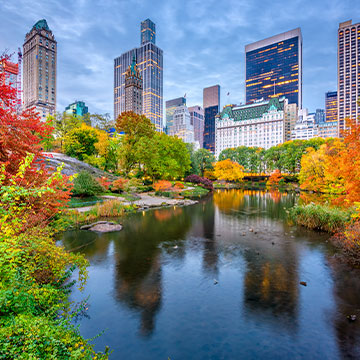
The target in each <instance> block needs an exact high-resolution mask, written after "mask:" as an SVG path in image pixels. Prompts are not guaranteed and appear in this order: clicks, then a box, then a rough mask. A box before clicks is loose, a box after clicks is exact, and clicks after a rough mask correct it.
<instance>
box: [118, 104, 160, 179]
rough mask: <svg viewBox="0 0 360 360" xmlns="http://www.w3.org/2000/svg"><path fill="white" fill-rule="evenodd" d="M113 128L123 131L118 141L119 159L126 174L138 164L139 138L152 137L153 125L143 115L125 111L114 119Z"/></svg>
mask: <svg viewBox="0 0 360 360" xmlns="http://www.w3.org/2000/svg"><path fill="white" fill-rule="evenodd" d="M115 128H116V130H117V131H118V132H119V133H120V132H124V133H125V134H124V135H123V136H122V138H121V142H120V149H119V160H120V165H121V168H122V170H123V171H124V173H125V175H126V176H128V175H129V173H130V171H131V170H133V169H134V168H135V166H136V165H138V166H139V161H138V155H139V154H140V153H141V152H139V149H138V147H139V143H140V140H141V139H142V138H147V139H150V138H152V137H153V136H154V135H155V127H154V125H153V124H152V123H151V121H150V120H149V119H148V118H147V117H145V116H144V115H138V114H135V113H134V112H132V111H126V112H123V113H122V114H121V115H120V116H119V117H118V118H117V119H116V124H115ZM146 151H147V150H146Z"/></svg>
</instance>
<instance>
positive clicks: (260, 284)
mask: <svg viewBox="0 0 360 360" xmlns="http://www.w3.org/2000/svg"><path fill="white" fill-rule="evenodd" d="M296 201H297V198H296V196H295V195H290V194H285V195H284V194H280V193H279V192H253V191H241V190H227V191H217V192H215V193H214V194H213V195H212V196H210V197H209V198H207V199H205V200H203V201H201V202H200V203H199V204H197V205H194V206H188V207H174V208H167V209H160V210H153V211H148V212H144V213H137V214H132V215H130V216H127V217H126V218H124V219H122V223H123V225H124V229H123V230H122V231H121V232H119V233H109V234H103V235H98V234H95V233H92V232H89V231H69V232H67V233H65V234H64V236H63V239H62V242H63V244H64V245H65V246H66V248H67V249H70V250H72V249H77V251H81V252H82V253H83V254H84V255H85V256H86V257H87V258H88V259H89V261H90V267H89V279H88V282H87V285H86V288H85V290H84V292H83V293H80V292H77V291H75V292H74V293H73V295H72V298H73V300H74V301H76V302H78V301H81V300H82V299H84V298H86V297H87V296H90V297H89V301H88V302H89V310H88V311H87V316H86V317H84V318H82V319H81V320H80V321H79V324H80V330H81V333H82V335H83V336H85V337H86V338H92V337H94V336H95V335H97V334H98V333H99V332H100V331H102V330H104V333H103V335H102V336H100V337H98V338H96V339H95V340H94V343H95V344H96V349H97V350H103V349H104V348H105V345H109V346H110V348H111V349H112V350H113V353H112V355H111V357H110V359H127V360H128V359H154V360H160V359H164V360H167V359H168V358H170V359H171V360H180V359H181V360H184V359H343V358H353V359H355V358H360V276H359V275H360V273H359V271H357V270H351V269H348V268H346V267H345V266H343V265H341V264H340V263H339V262H338V261H337V260H336V259H335V258H334V254H335V253H334V249H332V248H331V246H330V245H329V243H328V242H327V239H328V235H327V234H324V233H319V232H313V231H308V230H306V229H304V228H300V227H296V226H292V225H291V224H288V222H287V221H286V209H287V208H289V207H291V206H292V205H293V204H294V203H295V202H296ZM251 229H252V230H253V231H250V230H251ZM300 281H305V282H306V283H307V286H306V287H305V286H302V285H300V284H299V282H300ZM349 314H357V318H358V320H357V321H355V322H353V323H350V322H349V321H348V320H347V318H346V316H347V315H349Z"/></svg>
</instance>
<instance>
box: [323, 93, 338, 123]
mask: <svg viewBox="0 0 360 360" xmlns="http://www.w3.org/2000/svg"><path fill="white" fill-rule="evenodd" d="M337 114H338V101H337V91H328V92H327V93H325V120H326V121H337V120H338V116H337Z"/></svg>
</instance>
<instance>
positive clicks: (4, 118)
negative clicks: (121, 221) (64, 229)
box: [0, 55, 71, 226]
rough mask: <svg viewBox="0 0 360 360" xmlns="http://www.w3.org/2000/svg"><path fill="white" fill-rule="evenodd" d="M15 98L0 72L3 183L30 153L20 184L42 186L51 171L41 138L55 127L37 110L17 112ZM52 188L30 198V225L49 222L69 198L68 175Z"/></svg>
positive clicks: (13, 92)
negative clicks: (30, 160) (29, 163)
mask: <svg viewBox="0 0 360 360" xmlns="http://www.w3.org/2000/svg"><path fill="white" fill-rule="evenodd" d="M5 59H6V60H8V59H9V57H8V56H7V55H1V56H0V62H1V61H2V60H5ZM15 99H16V89H15V88H14V87H13V86H11V85H9V84H7V82H6V73H5V72H4V71H0V166H4V167H5V179H4V182H3V184H4V185H9V179H10V178H11V177H13V176H14V175H16V174H17V171H18V169H19V165H20V164H21V162H22V161H24V159H25V158H26V156H27V155H28V154H34V159H33V161H32V163H31V166H30V167H29V168H28V169H27V170H26V172H25V175H24V177H23V178H22V179H21V186H24V187H27V188H36V187H40V186H43V185H45V184H46V183H47V180H48V178H49V175H50V173H49V171H51V169H47V168H46V167H45V162H44V158H43V156H42V154H41V151H42V148H41V141H42V140H44V139H45V138H47V137H48V136H50V134H51V133H52V131H53V129H52V127H51V126H49V125H48V124H47V123H46V122H42V121H41V120H40V117H39V116H38V114H37V113H36V112H35V111H34V109H28V110H24V111H22V112H20V113H18V112H17V109H16V108H15ZM19 182H20V179H19ZM19 184H20V183H19ZM51 188H52V191H49V192H47V193H45V194H44V195H43V196H42V197H41V198H39V197H34V198H33V199H31V206H32V212H31V214H29V216H28V220H27V224H28V225H29V226H30V225H31V226H34V225H39V224H44V223H47V221H48V220H49V219H50V218H51V217H52V216H54V215H55V214H56V213H57V212H58V211H59V209H60V208H61V207H62V206H64V205H65V204H66V202H67V200H68V199H69V196H70V190H71V186H70V183H69V179H68V177H66V176H61V177H59V178H57V179H56V181H53V183H52V184H51ZM20 201H21V199H20Z"/></svg>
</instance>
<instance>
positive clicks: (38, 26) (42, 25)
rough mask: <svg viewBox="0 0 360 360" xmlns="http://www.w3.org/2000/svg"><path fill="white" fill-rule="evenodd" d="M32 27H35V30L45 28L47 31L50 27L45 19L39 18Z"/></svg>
mask: <svg viewBox="0 0 360 360" xmlns="http://www.w3.org/2000/svg"><path fill="white" fill-rule="evenodd" d="M33 29H36V30H41V29H44V30H47V31H50V28H49V26H48V24H47V22H46V20H45V19H41V20H39V21H38V22H37V23H36V24H35V25H34V26H33Z"/></svg>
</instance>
